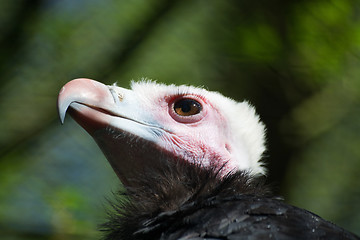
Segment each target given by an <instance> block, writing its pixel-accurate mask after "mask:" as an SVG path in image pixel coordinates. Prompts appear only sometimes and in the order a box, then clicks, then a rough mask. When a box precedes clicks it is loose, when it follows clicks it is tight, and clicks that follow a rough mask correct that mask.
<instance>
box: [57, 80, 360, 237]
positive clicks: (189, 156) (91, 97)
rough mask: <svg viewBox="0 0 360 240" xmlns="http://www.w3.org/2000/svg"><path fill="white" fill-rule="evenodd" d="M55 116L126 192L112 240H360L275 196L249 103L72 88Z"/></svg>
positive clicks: (113, 218)
mask: <svg viewBox="0 0 360 240" xmlns="http://www.w3.org/2000/svg"><path fill="white" fill-rule="evenodd" d="M58 110H59V115H60V119H61V122H64V118H65V115H66V112H68V113H69V114H70V115H71V116H72V117H73V118H74V119H75V120H76V121H77V122H78V123H79V124H80V126H82V127H83V128H84V129H85V130H86V131H87V132H88V133H89V134H90V135H91V136H92V137H93V138H94V139H95V141H96V143H97V144H98V145H99V147H100V148H101V150H102V151H103V153H104V154H105V156H106V158H107V159H108V161H109V163H110V164H111V166H112V168H113V169H114V171H115V173H116V174H117V176H118V177H119V179H120V180H121V182H122V183H123V185H124V187H125V190H124V191H120V192H119V193H118V194H117V196H116V201H113V202H111V203H110V205H111V207H112V211H111V212H110V213H109V219H108V221H107V222H106V223H104V224H103V225H102V226H101V227H102V230H103V231H104V238H105V239H107V240H110V239H164V240H165V239H169V240H171V239H249V240H250V239H254V240H255V239H360V238H359V237H357V236H355V235H354V234H352V233H350V232H348V231H346V230H344V229H342V228H341V227H338V226H336V225H334V224H332V223H331V222H328V221H326V220H324V219H322V218H321V217H319V216H317V215H315V214H314V213H311V212H309V211H306V210H304V209H300V208H297V207H294V206H291V205H288V204H286V203H284V202H283V201H282V200H281V199H280V198H278V197H274V196H273V195H271V193H270V190H269V188H268V187H267V186H266V185H265V184H264V179H263V177H262V176H264V174H265V172H266V171H265V169H264V166H263V164H262V162H261V157H262V154H263V153H264V151H265V144H264V142H265V127H264V125H263V124H262V123H261V122H260V119H259V117H258V115H256V113H255V110H254V108H253V107H252V106H251V105H249V104H248V103H247V102H236V101H234V100H232V99H229V98H227V97H224V96H222V95H221V94H219V93H217V92H211V91H207V90H204V89H202V88H196V87H192V86H175V85H163V84H158V83H155V82H151V81H147V80H143V81H140V82H133V83H132V85H131V90H128V89H124V88H121V87H118V86H116V85H112V86H107V85H104V84H101V83H99V82H97V81H93V80H90V79H75V80H73V81H70V82H69V83H67V84H66V85H65V86H64V87H63V88H62V89H61V91H60V93H59V98H58Z"/></svg>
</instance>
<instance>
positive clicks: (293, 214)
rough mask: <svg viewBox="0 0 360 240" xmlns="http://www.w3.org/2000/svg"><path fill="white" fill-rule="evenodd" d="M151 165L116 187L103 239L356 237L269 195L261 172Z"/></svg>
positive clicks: (182, 165) (167, 239) (168, 239)
mask: <svg viewBox="0 0 360 240" xmlns="http://www.w3.org/2000/svg"><path fill="white" fill-rule="evenodd" d="M166 162H167V163H168V164H165V165H163V166H161V167H153V168H151V169H149V171H146V173H145V175H143V176H141V177H138V178H136V181H137V182H136V183H137V184H135V185H134V186H135V187H132V188H128V189H127V190H126V191H125V192H120V193H119V194H118V196H117V197H116V198H118V199H117V201H116V203H112V204H111V205H112V207H113V210H112V211H109V217H110V219H109V221H108V222H107V223H106V224H104V225H102V230H103V231H104V232H105V239H106V240H110V239H123V240H127V239H138V240H141V239H164V240H165V239H166V240H171V239H254V240H255V239H360V238H358V237H357V236H355V235H353V234H352V233H349V232H347V231H345V230H344V229H342V228H340V227H337V226H336V225H334V224H332V223H330V222H327V221H325V220H324V219H322V218H320V217H319V216H317V215H315V214H313V213H311V212H308V211H306V210H303V209H300V208H296V207H293V206H290V205H287V204H285V203H284V202H282V201H281V200H280V199H279V198H275V197H271V195H270V191H269V188H268V187H267V186H265V185H264V181H263V179H261V178H253V177H251V176H250V174H249V173H247V172H234V173H231V174H228V175H226V176H225V177H222V178H220V177H219V176H218V173H219V170H217V171H215V170H214V169H204V168H202V167H200V166H196V165H192V164H186V163H174V164H170V163H169V162H172V161H166Z"/></svg>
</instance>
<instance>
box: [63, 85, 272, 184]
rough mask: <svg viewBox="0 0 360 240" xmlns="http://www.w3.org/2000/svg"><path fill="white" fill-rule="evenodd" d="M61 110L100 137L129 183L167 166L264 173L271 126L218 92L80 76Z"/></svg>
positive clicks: (66, 94)
mask: <svg viewBox="0 0 360 240" xmlns="http://www.w3.org/2000/svg"><path fill="white" fill-rule="evenodd" d="M58 110H59V115H60V119H61V122H64V119H65V115H66V113H67V112H68V113H69V114H70V115H71V116H72V117H73V118H74V119H75V120H76V121H77V122H78V123H79V124H80V125H81V126H82V127H83V128H84V129H85V130H86V131H87V132H88V133H89V134H90V135H91V136H92V137H93V138H94V139H95V141H96V142H97V144H98V145H99V147H100V148H101V150H102V151H103V153H104V154H105V156H106V158H107V159H108V161H109V162H110V164H111V166H112V167H113V169H114V171H115V172H116V174H117V175H118V177H119V179H120V180H121V181H122V182H123V184H125V185H129V186H130V185H132V180H131V179H133V178H134V177H136V175H138V174H141V173H142V172H143V171H144V170H145V169H146V168H147V166H154V165H158V164H163V163H162V161H184V162H188V163H190V164H196V165H198V166H201V167H203V168H211V169H215V170H218V172H219V176H220V177H221V176H224V175H226V174H229V173H231V172H234V171H238V170H244V171H248V172H250V174H251V175H261V174H264V173H265V170H264V167H263V166H262V163H261V161H260V159H261V157H262V154H263V152H264V150H265V146H264V132H265V129H264V125H263V124H262V123H261V122H260V120H259V117H258V115H256V113H255V110H254V108H253V107H252V106H251V105H249V103H247V102H245V101H244V102H236V101H234V100H232V99H230V98H227V97H224V96H223V95H221V94H220V93H217V92H212V91H207V90H205V89H202V88H196V87H192V86H184V85H182V86H175V85H164V84H158V83H155V82H152V81H147V80H142V81H140V82H132V83H131V89H125V88H121V87H118V86H116V85H111V86H108V85H104V84H102V83H99V82H97V81H94V80H90V79H75V80H72V81H70V82H69V83H67V84H66V85H65V86H64V87H63V88H62V89H61V91H60V94H59V97H58ZM164 159H166V160H164Z"/></svg>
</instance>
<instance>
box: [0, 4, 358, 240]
mask: <svg viewBox="0 0 360 240" xmlns="http://www.w3.org/2000/svg"><path fill="white" fill-rule="evenodd" d="M0 46H1V48H0V51H1V54H0V116H1V117H0V235H1V239H14V240H15V239H16V240H17V239H52V240H53V239H54V240H62V239H98V238H99V237H100V236H101V234H100V233H99V232H97V230H96V229H97V225H98V224H100V223H102V222H104V219H105V213H104V206H106V200H105V197H111V194H112V192H113V191H116V190H117V189H118V188H119V181H118V179H117V178H116V176H115V174H114V173H113V172H112V170H111V168H110V167H109V165H108V163H107V161H106V160H105V158H104V157H103V155H102V154H101V152H100V150H99V149H98V148H97V146H96V144H95V143H94V142H93V140H92V139H91V138H90V136H88V135H87V134H86V132H85V131H84V130H83V129H81V128H80V127H79V126H78V125H77V124H76V123H75V122H74V121H72V119H71V118H67V119H66V121H65V125H63V126H61V125H60V123H59V120H58V116H57V112H56V99H57V94H58V91H59V90H60V88H61V87H62V85H64V84H65V83H66V82H68V81H69V80H71V79H74V78H78V77H87V78H93V79H96V80H99V81H101V82H103V83H107V84H110V83H113V82H118V85H119V86H123V87H128V86H129V82H130V80H132V79H134V80H137V79H140V78H141V77H148V78H151V79H157V80H158V81H159V82H164V83H176V84H192V85H196V86H204V87H206V88H207V89H209V90H215V91H219V92H221V93H223V94H224V95H226V96H229V97H232V98H234V99H236V100H239V101H241V100H243V99H247V100H249V101H250V102H251V103H252V104H254V105H255V106H256V108H257V111H258V113H259V114H260V115H261V118H262V120H263V121H264V122H265V124H266V126H267V139H268V144H267V146H268V149H269V150H268V151H267V153H266V156H265V161H266V162H267V166H268V168H269V178H268V179H269V182H272V183H274V186H275V192H276V193H277V194H280V195H282V196H284V197H285V199H286V202H288V203H291V204H294V205H296V206H299V207H303V208H306V209H308V210H311V211H313V212H315V213H317V214H319V215H321V216H322V217H324V218H326V219H328V220H331V221H333V222H335V223H336V224H338V225H340V226H342V227H344V228H346V229H348V230H351V231H353V232H355V233H357V234H360V180H359V178H360V1H359V0H298V1H289V0H273V1H268V0H259V1H254V0H228V1H223V0H209V1H201V0H191V1H190V0H182V1H180V0H178V1H177V0H172V1H165V0H132V1H125V0H120V1H119V0H61V1H60V0H31V1H28V0H2V1H1V2H0Z"/></svg>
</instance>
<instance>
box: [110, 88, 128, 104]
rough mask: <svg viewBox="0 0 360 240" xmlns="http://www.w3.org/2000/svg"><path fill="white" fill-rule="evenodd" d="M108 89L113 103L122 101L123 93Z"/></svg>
mask: <svg viewBox="0 0 360 240" xmlns="http://www.w3.org/2000/svg"><path fill="white" fill-rule="evenodd" d="M109 91H110V93H111V95H112V97H113V99H114V102H115V103H118V102H122V101H123V100H124V94H123V93H120V92H117V91H115V90H114V89H112V88H109Z"/></svg>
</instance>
